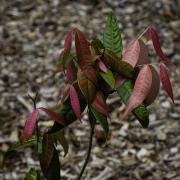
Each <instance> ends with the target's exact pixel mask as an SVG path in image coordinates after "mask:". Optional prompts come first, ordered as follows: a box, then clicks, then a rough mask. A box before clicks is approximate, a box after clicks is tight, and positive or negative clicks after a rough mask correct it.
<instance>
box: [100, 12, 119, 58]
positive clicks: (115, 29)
mask: <svg viewBox="0 0 180 180" xmlns="http://www.w3.org/2000/svg"><path fill="white" fill-rule="evenodd" d="M103 44H104V46H105V48H107V49H109V50H110V51H112V52H114V53H115V54H116V56H117V57H118V58H121V56H122V38H121V32H120V29H119V26H118V22H117V18H116V17H115V16H114V15H113V14H112V13H111V14H109V16H108V19H107V22H106V26H105V29H104V33H103Z"/></svg>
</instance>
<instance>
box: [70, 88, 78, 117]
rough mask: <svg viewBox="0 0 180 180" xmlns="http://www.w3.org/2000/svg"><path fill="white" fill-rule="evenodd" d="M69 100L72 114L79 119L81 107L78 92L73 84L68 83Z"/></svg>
mask: <svg viewBox="0 0 180 180" xmlns="http://www.w3.org/2000/svg"><path fill="white" fill-rule="evenodd" d="M69 92H70V101H71V106H72V109H73V112H74V114H75V115H76V117H77V118H78V119H79V118H80V117H81V108H80V103H79V98H78V94H77V92H76V89H75V88H74V86H73V85H70V91H69Z"/></svg>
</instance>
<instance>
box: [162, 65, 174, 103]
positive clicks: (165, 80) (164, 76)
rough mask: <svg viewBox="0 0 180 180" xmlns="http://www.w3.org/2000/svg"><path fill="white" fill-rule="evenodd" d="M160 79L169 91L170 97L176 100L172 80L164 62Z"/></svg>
mask: <svg viewBox="0 0 180 180" xmlns="http://www.w3.org/2000/svg"><path fill="white" fill-rule="evenodd" d="M160 79H161V82H162V85H163V88H164V89H165V91H166V92H167V94H168V95H169V97H170V98H171V99H172V101H173V102H174V95H173V90H172V86H171V82H170V79H169V76H168V73H167V71H166V69H165V68H164V66H163V65H162V64H160Z"/></svg>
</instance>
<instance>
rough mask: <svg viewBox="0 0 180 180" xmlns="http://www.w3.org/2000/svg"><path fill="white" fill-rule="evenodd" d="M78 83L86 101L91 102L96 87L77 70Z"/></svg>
mask: <svg viewBox="0 0 180 180" xmlns="http://www.w3.org/2000/svg"><path fill="white" fill-rule="evenodd" d="M78 85H79V88H80V90H81V92H82V94H83V96H84V97H85V99H86V101H87V102H88V103H89V104H91V103H92V101H93V100H94V97H95V96H96V87H95V85H94V84H93V83H92V82H91V81H90V80H89V79H88V78H87V77H86V76H85V75H84V73H83V72H82V71H78Z"/></svg>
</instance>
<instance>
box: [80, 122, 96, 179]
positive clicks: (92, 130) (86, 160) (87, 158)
mask: <svg viewBox="0 0 180 180" xmlns="http://www.w3.org/2000/svg"><path fill="white" fill-rule="evenodd" d="M95 124H96V122H95V121H94V120H93V121H92V122H90V128H91V131H90V137H89V146H88V151H87V156H86V159H85V161H84V165H83V167H82V169H81V172H80V174H79V176H78V178H77V179H78V180H80V179H81V177H82V175H83V173H84V170H85V168H86V166H87V164H88V161H89V157H90V154H91V149H92V140H93V135H94V128H95Z"/></svg>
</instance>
